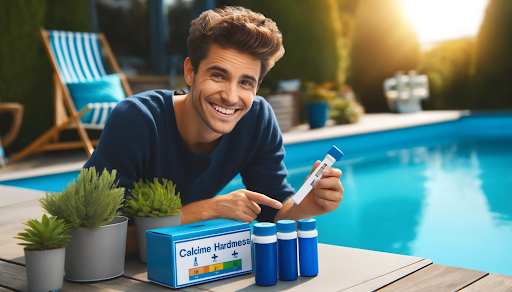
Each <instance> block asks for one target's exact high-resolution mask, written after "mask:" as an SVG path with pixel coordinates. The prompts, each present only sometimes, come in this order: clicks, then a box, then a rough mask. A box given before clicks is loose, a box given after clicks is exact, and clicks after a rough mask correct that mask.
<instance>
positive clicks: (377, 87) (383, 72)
mask: <svg viewBox="0 0 512 292" xmlns="http://www.w3.org/2000/svg"><path fill="white" fill-rule="evenodd" d="M419 52H420V50H419V43H418V40H417V37H416V33H415V31H414V29H413V28H412V26H411V25H410V24H409V23H408V22H407V20H406V17H405V14H404V11H403V9H402V7H401V5H400V3H399V0H364V1H362V3H361V6H360V8H359V10H358V13H357V17H356V23H355V31H354V39H353V44H352V60H351V61H352V63H351V66H350V74H351V76H350V78H349V83H350V84H352V86H353V89H354V92H355V93H356V95H357V97H358V99H359V100H360V101H361V103H362V104H363V106H364V107H365V109H366V111H367V112H385V111H388V107H387V103H386V99H385V97H384V90H383V82H384V80H385V79H386V78H390V77H393V76H394V75H395V72H396V71H398V70H404V71H408V70H410V69H415V68H416V65H417V62H418V58H419Z"/></svg>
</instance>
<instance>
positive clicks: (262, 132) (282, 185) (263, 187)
mask: <svg viewBox="0 0 512 292" xmlns="http://www.w3.org/2000/svg"><path fill="white" fill-rule="evenodd" d="M260 106H261V107H262V113H263V114H262V115H261V116H260V119H261V121H258V122H257V123H256V124H259V125H262V126H261V127H260V128H259V133H255V135H257V136H256V137H259V141H258V146H257V149H256V152H255V153H254V156H253V158H252V159H251V161H250V162H249V164H248V165H247V166H246V167H245V168H244V169H243V170H242V171H241V173H240V174H241V176H242V179H243V183H244V185H245V186H246V188H247V189H248V190H251V191H255V192H258V193H262V194H264V195H266V196H269V197H271V198H274V199H276V200H278V201H280V202H284V201H286V199H288V198H289V197H290V196H292V195H293V194H294V193H295V190H294V189H293V188H292V187H291V186H290V184H289V183H288V182H287V180H286V176H287V174H288V172H287V171H286V167H285V165H284V162H283V159H284V157H285V150H284V147H283V138H282V135H281V130H280V129H279V126H278V124H277V120H276V118H275V115H274V112H273V110H272V108H271V107H270V105H269V104H268V103H266V102H265V101H264V102H262V103H261V105H260ZM278 211H279V210H277V209H274V208H271V207H268V206H264V205H261V213H260V214H259V215H258V218H257V220H258V221H260V222H274V218H275V216H276V214H277V212H278Z"/></svg>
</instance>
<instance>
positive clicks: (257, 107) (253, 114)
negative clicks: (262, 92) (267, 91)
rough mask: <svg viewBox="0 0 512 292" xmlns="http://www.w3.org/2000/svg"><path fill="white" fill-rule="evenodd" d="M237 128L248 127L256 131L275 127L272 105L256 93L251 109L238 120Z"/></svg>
mask: <svg viewBox="0 0 512 292" xmlns="http://www.w3.org/2000/svg"><path fill="white" fill-rule="evenodd" d="M237 126H238V127H237V128H244V129H245V130H243V131H246V130H247V129H248V128H251V129H253V130H257V131H261V130H263V131H269V130H272V129H273V128H275V127H277V120H276V118H275V115H274V111H273V110H272V107H271V106H270V104H269V103H268V101H267V100H265V98H263V97H261V96H259V95H257V96H256V97H255V98H254V101H253V103H252V106H251V109H250V110H249V112H248V113H247V114H246V116H245V117H244V118H242V120H240V122H239V125H237Z"/></svg>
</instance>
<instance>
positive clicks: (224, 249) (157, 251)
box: [146, 219, 252, 289]
mask: <svg viewBox="0 0 512 292" xmlns="http://www.w3.org/2000/svg"><path fill="white" fill-rule="evenodd" d="M146 242H147V243H146V244H147V255H148V257H147V260H148V262H147V265H148V279H149V280H150V281H153V282H155V283H157V284H160V285H163V286H167V287H171V288H175V289H176V288H181V287H186V286H190V285H196V284H199V283H204V282H210V281H214V280H218V279H223V278H227V277H232V276H237V275H242V274H247V273H251V272H252V249H251V246H252V245H251V230H250V226H249V223H243V222H238V221H233V220H227V219H215V220H209V221H203V222H197V223H192V224H186V225H179V226H173V227H167V228H160V229H153V230H148V231H147V232H146Z"/></svg>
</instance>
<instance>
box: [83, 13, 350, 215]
mask: <svg viewBox="0 0 512 292" xmlns="http://www.w3.org/2000/svg"><path fill="white" fill-rule="evenodd" d="M187 44H188V50H189V57H188V58H187V59H186V60H185V64H184V71H185V80H186V82H187V84H188V85H189V86H190V91H189V93H188V94H180V93H179V92H173V91H166V90H156V91H148V92H144V93H141V94H137V95H135V96H134V97H131V98H128V99H126V100H124V101H122V102H120V103H119V105H118V106H117V107H116V108H115V109H114V110H113V111H112V113H111V115H110V117H109V119H108V121H107V124H106V126H105V129H104V131H103V134H102V136H101V139H100V142H99V144H98V147H97V148H96V150H95V151H94V153H93V155H92V156H91V158H90V159H89V161H88V162H87V163H86V165H85V167H90V166H96V168H97V169H103V168H107V169H108V170H109V171H111V170H112V169H116V170H117V173H118V177H117V178H118V179H119V180H120V186H123V187H125V188H127V189H130V188H132V187H133V182H134V181H137V180H139V179H141V178H142V179H148V180H151V181H152V180H153V178H155V177H157V178H159V179H163V178H166V179H170V180H172V181H173V182H174V183H176V185H177V187H176V190H177V191H179V192H180V193H181V199H182V202H183V207H182V209H181V211H182V221H181V223H182V224H186V223H192V222H197V221H203V220H209V219H215V218H227V219H233V220H238V221H244V222H252V221H253V220H254V219H258V220H259V221H277V220H280V219H295V220H297V219H300V218H307V217H311V216H318V215H322V214H325V213H327V212H331V211H333V210H335V209H336V208H337V207H338V205H339V203H340V202H341V200H342V196H343V187H342V185H341V182H340V180H339V179H340V177H341V171H340V170H339V169H335V168H329V169H326V170H324V176H323V178H322V179H320V180H318V181H316V182H315V184H314V185H313V186H314V188H313V190H312V191H311V192H310V194H308V196H307V197H306V198H305V199H304V201H303V202H302V203H301V204H300V205H298V206H297V205H295V204H293V202H292V201H291V200H286V199H287V198H289V197H290V196H292V195H293V194H294V190H293V189H292V188H291V187H290V185H289V184H288V183H287V182H286V175H287V172H286V168H285V166H284V163H283V158H284V155H285V152H284V148H283V141H282V136H281V132H280V130H279V128H278V125H277V121H276V119H275V116H274V114H273V112H272V109H271V107H270V106H269V104H268V103H267V102H266V101H265V100H264V99H263V98H261V97H259V96H256V92H257V90H258V86H259V85H260V83H261V81H262V80H263V77H264V76H265V74H266V73H267V72H268V70H269V69H270V68H271V67H272V66H273V65H274V63H275V62H276V61H277V60H279V59H280V58H281V57H282V56H283V54H284V48H283V46H282V36H281V33H280V31H279V30H278V28H277V26H276V24H275V23H274V22H273V21H272V20H270V19H268V18H265V17H264V16H263V15H261V14H259V13H254V12H252V11H250V10H248V9H245V8H241V7H227V8H224V9H216V10H215V11H211V10H210V11H206V12H204V13H202V14H201V15H200V16H199V17H198V18H197V19H195V20H194V21H192V23H191V28H190V36H189V38H188V40H187ZM319 163H320V162H319V161H317V162H316V163H315V165H314V166H313V169H314V168H316V167H317V166H318V164H319ZM238 173H240V174H241V176H242V179H243V182H244V185H245V186H246V188H247V190H238V191H235V192H232V193H229V194H222V195H221V196H216V195H217V194H218V193H219V192H220V191H221V190H222V189H223V187H224V186H225V185H226V184H227V183H229V181H231V179H232V178H233V177H235V176H236V175H237V174H238Z"/></svg>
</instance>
